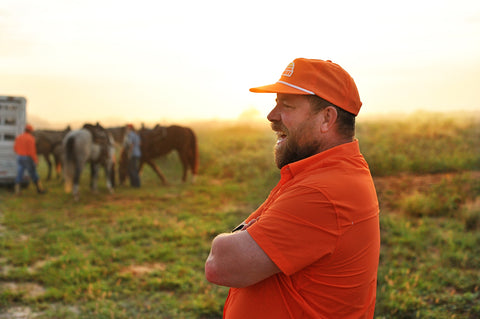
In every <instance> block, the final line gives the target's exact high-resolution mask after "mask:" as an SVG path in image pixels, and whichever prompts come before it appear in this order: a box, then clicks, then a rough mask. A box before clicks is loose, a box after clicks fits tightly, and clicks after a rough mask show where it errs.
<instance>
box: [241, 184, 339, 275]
mask: <svg viewBox="0 0 480 319" xmlns="http://www.w3.org/2000/svg"><path fill="white" fill-rule="evenodd" d="M247 231H248V233H249V234H250V236H252V238H253V239H254V240H255V242H256V243H257V244H258V245H259V246H260V247H261V248H262V249H263V251H264V252H265V253H266V254H267V255H268V256H269V257H270V259H271V260H272V261H273V262H274V263H275V264H276V265H277V267H279V268H280V269H281V270H282V272H284V273H285V274H286V275H292V274H294V273H295V272H297V271H298V270H300V269H303V268H305V267H306V266H308V265H310V264H312V263H314V262H315V261H317V260H319V259H320V258H322V257H325V256H327V255H329V254H331V253H332V252H333V251H334V250H335V246H336V243H337V239H338V236H339V233H340V231H339V226H338V218H337V213H336V210H335V207H334V205H333V204H332V203H331V201H329V200H328V198H327V197H326V196H325V195H324V194H323V193H322V192H321V191H320V190H317V189H313V188H310V187H305V186H296V187H292V188H290V189H288V190H287V191H286V192H284V193H283V194H282V195H280V196H279V197H278V198H277V199H276V200H275V202H274V203H272V204H271V205H270V207H268V208H267V209H266V210H265V212H264V213H263V214H262V215H261V216H260V218H258V220H257V222H256V223H255V224H253V225H252V226H251V227H249V228H248V230H247Z"/></svg>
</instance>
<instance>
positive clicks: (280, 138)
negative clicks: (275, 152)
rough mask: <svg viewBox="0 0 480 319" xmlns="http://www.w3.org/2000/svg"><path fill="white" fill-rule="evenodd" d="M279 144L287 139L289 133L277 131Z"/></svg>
mask: <svg viewBox="0 0 480 319" xmlns="http://www.w3.org/2000/svg"><path fill="white" fill-rule="evenodd" d="M276 133H277V145H279V144H281V143H282V142H283V141H285V140H286V139H287V134H285V133H284V132H281V131H277V132H276Z"/></svg>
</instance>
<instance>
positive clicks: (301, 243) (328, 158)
mask: <svg viewBox="0 0 480 319" xmlns="http://www.w3.org/2000/svg"><path fill="white" fill-rule="evenodd" d="M253 218H257V222H256V223H255V224H253V225H252V226H251V227H249V228H248V230H247V231H248V232H249V234H250V235H251V236H252V238H253V239H254V240H255V242H256V243H257V244H258V245H259V246H260V247H261V248H262V249H263V250H264V251H265V253H266V254H267V255H268V256H269V257H270V258H271V259H272V261H273V262H274V263H275V264H276V265H277V266H278V267H279V268H280V270H281V272H280V273H278V274H276V275H274V276H271V277H269V278H267V279H265V280H263V281H261V282H259V283H257V284H255V285H252V286H249V287H246V288H231V289H230V292H229V295H228V298H227V301H226V302H225V308H224V318H227V319H237V318H242V319H244V318H248V319H254V318H262V319H265V318H275V319H281V318H295V319H298V318H315V319H318V318H335V319H340V318H356V319H357V318H373V315H374V309H375V297H376V285H377V282H376V281H377V268H378V259H379V253H380V229H379V208H378V201H377V195H376V191H375V187H374V184H373V181H372V178H371V175H370V171H369V168H368V165H367V163H366V162H365V160H364V158H363V156H362V155H361V154H360V150H359V146H358V141H354V142H352V143H348V144H343V145H340V146H337V147H334V148H332V149H329V150H327V151H325V152H322V153H320V154H316V155H314V156H311V157H309V158H306V159H304V160H301V161H298V162H295V163H292V164H289V165H286V166H285V167H283V168H282V170H281V179H280V182H279V183H278V185H277V186H276V187H275V188H274V189H273V190H272V192H271V193H270V195H269V197H268V198H267V200H266V201H265V202H264V203H263V204H262V205H261V206H260V207H259V208H258V209H257V210H256V211H255V212H254V213H253V214H252V215H250V217H248V218H247V220H246V222H248V221H249V220H251V219H253Z"/></svg>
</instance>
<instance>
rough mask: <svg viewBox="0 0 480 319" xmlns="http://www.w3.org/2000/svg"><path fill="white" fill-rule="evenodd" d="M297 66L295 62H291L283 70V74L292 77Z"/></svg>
mask: <svg viewBox="0 0 480 319" xmlns="http://www.w3.org/2000/svg"><path fill="white" fill-rule="evenodd" d="M294 68H295V63H293V62H291V63H290V64H289V65H288V66H287V68H286V69H285V71H283V74H282V76H286V77H291V76H292V75H293V69H294Z"/></svg>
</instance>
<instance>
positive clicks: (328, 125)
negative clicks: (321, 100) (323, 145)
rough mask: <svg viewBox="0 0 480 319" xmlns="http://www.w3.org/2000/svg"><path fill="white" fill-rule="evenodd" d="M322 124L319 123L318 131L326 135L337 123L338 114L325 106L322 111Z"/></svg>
mask: <svg viewBox="0 0 480 319" xmlns="http://www.w3.org/2000/svg"><path fill="white" fill-rule="evenodd" d="M322 114H323V117H322V122H321V123H320V131H321V132H322V133H326V132H328V131H330V130H331V129H332V127H333V125H334V124H335V122H336V121H337V117H338V113H337V110H336V109H335V108H334V107H333V106H327V107H326V108H324V109H323V110H322Z"/></svg>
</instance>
